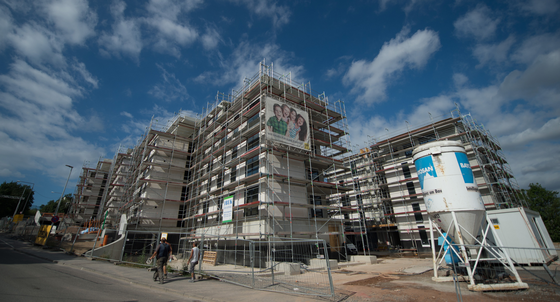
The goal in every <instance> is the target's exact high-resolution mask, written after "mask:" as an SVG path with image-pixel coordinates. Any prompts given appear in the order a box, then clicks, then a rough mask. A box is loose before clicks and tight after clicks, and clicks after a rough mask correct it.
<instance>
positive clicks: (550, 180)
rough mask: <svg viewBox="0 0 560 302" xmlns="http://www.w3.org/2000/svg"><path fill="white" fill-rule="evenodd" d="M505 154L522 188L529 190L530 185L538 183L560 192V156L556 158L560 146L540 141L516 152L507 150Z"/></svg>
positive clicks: (559, 151) (559, 152)
mask: <svg viewBox="0 0 560 302" xmlns="http://www.w3.org/2000/svg"><path fill="white" fill-rule="evenodd" d="M505 153H506V158H507V160H508V162H509V163H510V166H511V168H512V170H513V173H514V175H515V179H516V180H517V182H518V183H519V186H520V187H521V188H529V184H530V183H536V182H538V183H540V184H541V185H542V186H543V187H545V188H546V189H548V190H553V191H560V183H559V182H558V167H559V166H560V156H555V155H556V154H560V144H557V143H556V144H555V143H552V142H547V141H539V142H533V144H532V145H529V146H527V147H526V148H524V149H522V150H519V151H515V152H510V151H509V150H507V149H506V150H505ZM528 154H530V158H528V156H527V155H528Z"/></svg>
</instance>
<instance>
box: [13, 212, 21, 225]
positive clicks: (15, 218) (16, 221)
mask: <svg viewBox="0 0 560 302" xmlns="http://www.w3.org/2000/svg"><path fill="white" fill-rule="evenodd" d="M22 220H23V214H16V215H14V223H18V222H20V221H22Z"/></svg>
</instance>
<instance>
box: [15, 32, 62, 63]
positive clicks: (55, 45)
mask: <svg viewBox="0 0 560 302" xmlns="http://www.w3.org/2000/svg"><path fill="white" fill-rule="evenodd" d="M8 37H9V38H8V39H9V40H10V44H11V45H12V46H13V47H14V48H15V50H16V52H17V53H18V54H19V55H21V56H23V57H25V58H27V59H28V60H30V61H31V62H33V63H35V64H39V65H40V64H43V63H45V62H47V63H50V64H52V65H58V66H63V65H65V64H66V61H65V59H64V56H63V55H62V47H63V45H62V44H61V43H60V40H58V39H57V37H56V35H55V34H53V33H52V32H50V31H49V30H47V29H46V28H44V27H42V26H40V25H38V24H36V23H29V24H24V25H23V26H22V27H19V28H14V30H13V32H11V33H10V34H9V35H8Z"/></svg>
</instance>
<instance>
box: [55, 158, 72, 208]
mask: <svg viewBox="0 0 560 302" xmlns="http://www.w3.org/2000/svg"><path fill="white" fill-rule="evenodd" d="M66 167H68V168H70V173H68V179H66V184H65V185H64V189H63V190H62V194H61V195H60V199H59V200H58V204H57V205H56V210H55V211H54V216H58V208H59V207H60V202H61V201H62V197H64V191H66V186H67V185H68V181H69V180H70V175H72V169H74V167H72V166H70V165H66Z"/></svg>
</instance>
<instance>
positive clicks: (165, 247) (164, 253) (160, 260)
mask: <svg viewBox="0 0 560 302" xmlns="http://www.w3.org/2000/svg"><path fill="white" fill-rule="evenodd" d="M171 254H172V251H171V246H170V245H169V244H168V243H167V239H165V238H161V243H160V244H159V245H158V247H157V248H156V250H155V252H154V254H153V255H152V257H150V259H153V258H154V257H156V259H157V261H156V265H157V275H156V276H155V277H154V281H157V279H158V277H159V283H160V284H163V276H164V272H165V270H164V268H165V266H167V259H169V257H171ZM166 275H167V274H166Z"/></svg>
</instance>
